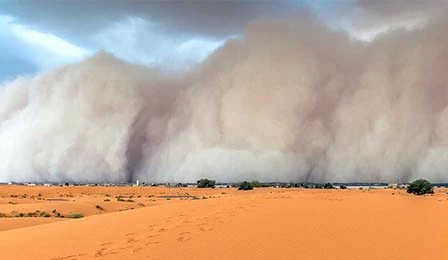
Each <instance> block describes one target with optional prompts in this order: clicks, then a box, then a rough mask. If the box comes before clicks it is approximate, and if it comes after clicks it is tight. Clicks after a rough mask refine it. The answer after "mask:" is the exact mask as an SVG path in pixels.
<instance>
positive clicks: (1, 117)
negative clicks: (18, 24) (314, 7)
mask: <svg viewBox="0 0 448 260" xmlns="http://www.w3.org/2000/svg"><path fill="white" fill-rule="evenodd" d="M436 9H437V8H436ZM431 10H433V9H431ZM434 10H435V9H434ZM446 28H448V20H447V19H446V18H445V17H444V16H443V15H433V16H432V17H431V19H426V18H425V20H424V24H423V25H421V26H418V27H416V28H415V27H414V28H412V30H410V29H409V28H401V29H395V30H393V31H389V32H387V33H384V34H381V35H379V36H377V37H376V38H375V39H374V40H372V41H371V42H364V41H358V40H356V39H353V37H351V36H350V35H349V34H347V33H344V32H340V31H339V32H338V31H334V30H330V29H328V28H327V27H326V26H324V25H322V24H321V23H320V22H319V21H318V20H317V19H316V18H314V17H313V16H311V15H307V14H301V15H299V16H298V17H288V18H276V19H271V20H259V21H256V22H253V23H252V24H250V25H249V26H248V27H247V28H246V30H245V33H244V34H243V35H242V36H241V37H238V38H235V39H231V40H228V41H227V42H226V43H225V44H224V45H223V46H222V47H221V48H219V49H218V50H216V51H215V52H214V53H213V54H212V55H210V56H209V57H208V58H207V59H206V60H205V61H204V62H203V63H201V64H200V65H198V66H197V67H195V68H193V69H192V70H190V71H188V72H185V73H180V72H167V71H164V70H162V69H159V68H156V67H154V68H149V67H144V66H137V65H132V64H128V63H126V62H124V61H121V60H119V59H117V58H115V57H113V56H112V55H110V54H108V53H105V52H99V53H97V54H96V55H94V56H92V57H90V58H88V59H86V60H84V61H82V62H80V63H77V64H71V65H66V66H63V67H60V68H57V69H54V70H51V71H47V72H44V73H42V74H40V75H36V76H30V77H21V78H17V79H16V80H14V81H10V82H7V83H4V84H3V86H1V87H0V180H1V181H40V182H46V181H54V182H60V181H77V182H128V181H134V180H136V179H139V180H140V181H148V182H168V181H169V182H195V181H196V180H197V179H199V178H202V177H207V178H213V179H216V180H217V181H219V182H232V181H240V180H259V181H285V182H289V181H338V182H350V181H369V182H377V181H383V182H388V181H390V182H402V181H410V180H412V179H414V178H417V177H424V178H427V179H430V180H432V181H437V182H442V181H448V175H447V174H446V172H447V170H448V98H447V97H448V96H447V94H448V93H447V90H448V88H447V87H448V85H447V84H448V71H447V68H448V36H447V34H446Z"/></svg>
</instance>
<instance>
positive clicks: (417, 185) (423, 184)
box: [407, 179, 434, 195]
mask: <svg viewBox="0 0 448 260" xmlns="http://www.w3.org/2000/svg"><path fill="white" fill-rule="evenodd" d="M407 191H408V193H412V194H415V195H424V194H433V193H434V190H433V187H432V184H431V183H430V182H429V181H427V180H424V179H418V180H416V181H414V182H412V183H411V184H409V186H408V189H407Z"/></svg>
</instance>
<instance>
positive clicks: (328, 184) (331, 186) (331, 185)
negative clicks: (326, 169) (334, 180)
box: [324, 183, 334, 189]
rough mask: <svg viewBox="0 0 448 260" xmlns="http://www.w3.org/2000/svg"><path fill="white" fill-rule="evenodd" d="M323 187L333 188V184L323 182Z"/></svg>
mask: <svg viewBox="0 0 448 260" xmlns="http://www.w3.org/2000/svg"><path fill="white" fill-rule="evenodd" d="M324 189H334V186H333V184H331V183H326V184H324Z"/></svg>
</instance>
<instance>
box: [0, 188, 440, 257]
mask: <svg viewBox="0 0 448 260" xmlns="http://www.w3.org/2000/svg"><path fill="white" fill-rule="evenodd" d="M24 194H26V196H24ZM11 195H12V196H11ZM39 198H40V199H39ZM118 198H119V199H120V200H121V201H118ZM108 199H109V200H110V201H105V200H108ZM128 200H130V201H128ZM97 205H98V206H100V207H101V208H102V209H98V208H97V207H96V206H97ZM36 210H39V212H45V213H49V214H50V215H51V216H49V217H41V216H39V217H11V214H19V213H27V212H35V211H36ZM53 210H56V212H59V213H60V214H61V215H64V216H68V215H69V214H71V213H73V212H78V213H82V214H83V215H84V218H80V219H70V218H67V217H64V218H58V217H55V216H54V215H55V214H54V213H52V212H53ZM12 212H13V213H12ZM0 213H3V214H5V215H8V216H9V217H4V218H0V229H1V230H2V231H0V241H1V243H0V252H1V259H14V260H15V259H33V260H34V259H53V260H62V259H65V260H69V259H70V260H74V259H142V260H149V259H153V260H156V259H157V260H161V259H204V260H205V259H207V260H210V259H254V260H255V259H256V260H260V259H269V260H271V259H279V260H283V259H307V260H330V259H333V260H338V259H344V260H347V259H354V260H355V259H356V260H373V259H376V260H399V259H403V260H404V259H406V260H410V259H419V260H421V259H424V260H446V259H448V246H447V245H448V194H447V190H445V189H438V190H437V191H436V194H435V195H432V196H421V197H418V196H413V195H409V194H407V193H406V191H404V190H392V189H381V190H369V191H362V190H358V189H356V190H311V189H297V188H291V189H286V188H285V189H280V188H257V189H255V190H253V191H238V190H236V189H234V188H223V189H218V188H217V189H197V188H170V189H169V188H160V187H23V186H3V187H1V188H0Z"/></svg>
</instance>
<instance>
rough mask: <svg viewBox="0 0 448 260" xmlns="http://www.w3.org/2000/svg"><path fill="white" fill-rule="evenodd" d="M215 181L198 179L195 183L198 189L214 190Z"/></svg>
mask: <svg viewBox="0 0 448 260" xmlns="http://www.w3.org/2000/svg"><path fill="white" fill-rule="evenodd" d="M215 184H216V182H215V180H209V179H200V180H198V181H197V187H198V188H215Z"/></svg>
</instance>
